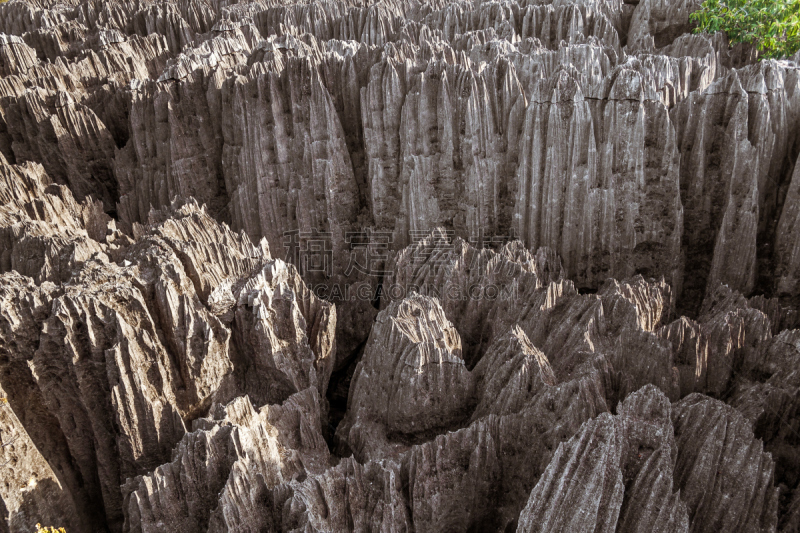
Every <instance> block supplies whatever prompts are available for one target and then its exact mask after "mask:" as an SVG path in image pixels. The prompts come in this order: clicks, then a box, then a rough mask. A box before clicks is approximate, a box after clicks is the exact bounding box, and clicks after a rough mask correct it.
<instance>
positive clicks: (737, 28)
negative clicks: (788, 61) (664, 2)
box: [691, 0, 800, 58]
mask: <svg viewBox="0 0 800 533" xmlns="http://www.w3.org/2000/svg"><path fill="white" fill-rule="evenodd" d="M691 20H692V22H694V23H696V24H697V25H698V27H697V29H696V31H698V32H700V31H707V32H709V33H715V32H718V31H724V32H725V33H726V34H727V36H728V39H729V40H730V41H731V43H749V44H753V45H755V46H756V47H757V48H758V50H759V52H760V54H761V56H762V57H766V58H781V57H787V56H790V55H792V54H794V53H795V52H797V51H798V50H800V0H705V1H704V2H703V4H702V6H700V10H699V11H695V12H694V13H692V15H691Z"/></svg>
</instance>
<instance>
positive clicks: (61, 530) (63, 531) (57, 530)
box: [36, 524, 67, 533]
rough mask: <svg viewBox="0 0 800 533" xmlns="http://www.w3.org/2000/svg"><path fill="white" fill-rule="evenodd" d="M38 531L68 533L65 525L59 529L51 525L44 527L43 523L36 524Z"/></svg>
mask: <svg viewBox="0 0 800 533" xmlns="http://www.w3.org/2000/svg"><path fill="white" fill-rule="evenodd" d="M36 533H67V530H66V529H64V528H63V527H60V528H58V529H56V528H54V527H50V526H44V527H42V524H36Z"/></svg>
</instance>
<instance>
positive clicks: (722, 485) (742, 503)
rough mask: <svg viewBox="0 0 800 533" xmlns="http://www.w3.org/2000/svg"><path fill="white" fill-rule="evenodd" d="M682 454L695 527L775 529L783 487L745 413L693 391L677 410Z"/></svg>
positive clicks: (680, 470) (679, 466) (680, 475)
mask: <svg viewBox="0 0 800 533" xmlns="http://www.w3.org/2000/svg"><path fill="white" fill-rule="evenodd" d="M672 417H673V423H674V425H675V440H676V443H677V445H678V450H679V452H678V459H677V462H676V465H675V482H676V483H677V484H678V485H679V486H680V487H681V494H682V496H681V498H682V499H683V501H684V502H686V507H687V509H688V512H689V517H690V521H691V528H690V530H691V531H707V530H708V528H709V527H715V526H712V524H715V525H717V526H718V527H722V528H724V529H725V530H728V529H739V530H752V531H770V530H774V529H775V526H776V525H777V524H776V522H777V520H776V509H777V506H778V491H777V489H776V488H775V487H773V482H772V480H773V462H772V457H770V455H769V454H768V453H765V452H764V451H763V444H762V443H761V441H759V440H758V439H756V438H754V437H753V433H752V429H751V428H750V427H749V425H748V424H747V422H746V420H745V419H744V417H742V415H741V414H740V413H739V412H738V411H736V410H735V409H733V408H732V407H729V406H727V405H725V404H723V403H721V402H719V401H716V400H712V399H710V398H704V397H703V396H702V395H699V394H692V395H690V396H688V397H686V398H685V399H684V400H682V401H681V402H680V403H678V404H677V405H676V406H675V409H674V411H673V415H672Z"/></svg>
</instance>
